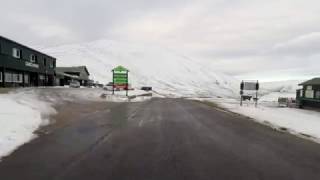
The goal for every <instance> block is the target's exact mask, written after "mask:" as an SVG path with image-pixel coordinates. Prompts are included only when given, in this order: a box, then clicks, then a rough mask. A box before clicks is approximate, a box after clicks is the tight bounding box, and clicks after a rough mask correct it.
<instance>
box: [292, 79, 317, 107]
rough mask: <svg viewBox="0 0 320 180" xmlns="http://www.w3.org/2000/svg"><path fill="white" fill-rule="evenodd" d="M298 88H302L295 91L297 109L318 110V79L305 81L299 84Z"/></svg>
mask: <svg viewBox="0 0 320 180" xmlns="http://www.w3.org/2000/svg"><path fill="white" fill-rule="evenodd" d="M299 86H302V89H299V90H297V102H298V105H299V107H300V108H303V107H316V108H320V78H313V79H311V80H308V81H305V82H303V83H301V84H299Z"/></svg>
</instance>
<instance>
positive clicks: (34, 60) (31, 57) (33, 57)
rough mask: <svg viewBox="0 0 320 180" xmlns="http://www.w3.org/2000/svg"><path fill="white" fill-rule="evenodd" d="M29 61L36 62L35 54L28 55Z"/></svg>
mask: <svg viewBox="0 0 320 180" xmlns="http://www.w3.org/2000/svg"><path fill="white" fill-rule="evenodd" d="M30 62H32V63H37V56H36V55H34V54H31V55H30Z"/></svg>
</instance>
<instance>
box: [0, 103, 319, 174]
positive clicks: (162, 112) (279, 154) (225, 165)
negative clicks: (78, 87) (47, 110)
mask: <svg viewBox="0 0 320 180" xmlns="http://www.w3.org/2000/svg"><path fill="white" fill-rule="evenodd" d="M55 118H56V119H57V123H56V124H55V125H53V126H51V127H47V128H45V129H43V130H42V131H41V132H42V134H43V135H41V136H40V138H37V139H35V140H34V141H32V142H30V143H28V144H26V145H24V146H22V147H21V148H19V149H18V150H17V151H16V152H14V153H13V154H12V155H11V156H9V157H7V158H5V159H3V161H2V162H1V163H0V179H1V180H22V179H23V180H51V179H52V180H56V179H57V180H58V179H63V180H73V179H74V180H89V179H90V180H100V179H101V180H109V179H110V180H189V179H190V180H214V179H217V180H228V179H230V180H231V179H232V180H234V179H237V180H241V179H244V180H256V179H268V180H318V179H320V145H318V144H315V143H313V142H310V141H307V140H303V139H300V138H297V137H295V136H292V135H289V134H286V133H281V132H277V131H274V130H272V129H271V128H268V127H265V126H263V125H260V124H257V123H254V122H253V121H251V120H248V119H246V118H244V117H240V116H237V115H233V114H230V113H225V112H223V111H219V110H216V109H214V108H212V107H209V106H207V105H205V104H201V103H198V102H193V101H188V100H182V99H153V100H151V101H147V102H142V103H92V104H90V103H80V104H67V105H64V106H62V107H61V108H60V110H59V114H58V115H57V116H56V117H55Z"/></svg>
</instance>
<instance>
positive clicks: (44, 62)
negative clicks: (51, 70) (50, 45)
mask: <svg viewBox="0 0 320 180" xmlns="http://www.w3.org/2000/svg"><path fill="white" fill-rule="evenodd" d="M43 65H44V66H45V67H47V59H46V58H44V59H43Z"/></svg>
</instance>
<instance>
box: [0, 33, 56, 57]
mask: <svg viewBox="0 0 320 180" xmlns="http://www.w3.org/2000/svg"><path fill="white" fill-rule="evenodd" d="M0 39H3V40H5V41H9V42H11V43H15V44H19V45H20V46H22V47H24V48H26V49H29V50H31V51H34V52H37V53H39V54H42V55H44V56H47V57H49V58H52V59H55V60H56V58H55V57H52V56H50V55H48V54H45V53H43V52H40V51H38V50H35V49H33V48H30V47H28V46H26V45H23V44H21V43H18V42H16V41H14V40H11V39H8V38H6V37H3V36H1V35H0Z"/></svg>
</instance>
